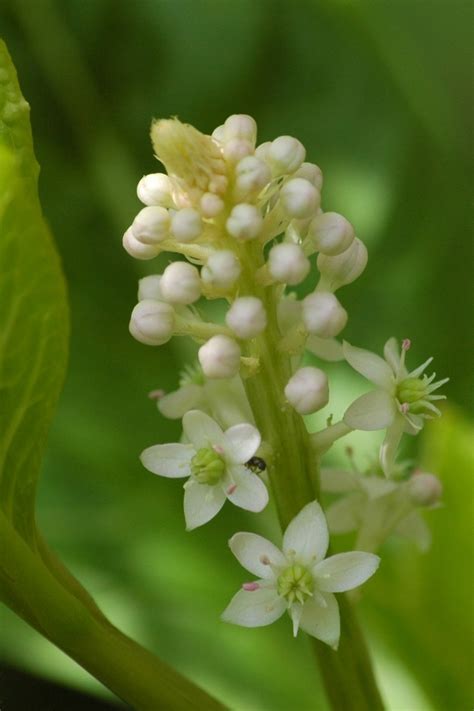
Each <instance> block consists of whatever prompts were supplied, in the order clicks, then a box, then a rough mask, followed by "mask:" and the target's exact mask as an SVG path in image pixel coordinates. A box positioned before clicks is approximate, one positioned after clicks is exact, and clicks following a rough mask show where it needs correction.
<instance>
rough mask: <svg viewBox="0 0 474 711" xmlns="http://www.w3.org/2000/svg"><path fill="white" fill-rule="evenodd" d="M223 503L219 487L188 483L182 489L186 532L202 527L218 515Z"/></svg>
mask: <svg viewBox="0 0 474 711" xmlns="http://www.w3.org/2000/svg"><path fill="white" fill-rule="evenodd" d="M224 503H225V494H224V492H223V490H222V489H221V487H220V486H209V485H208V484H199V483H198V482H197V481H190V482H189V484H188V486H186V488H185V489H184V518H185V519H186V530H187V531H192V529H193V528H197V527H198V526H202V525H203V524H204V523H207V522H208V521H210V520H211V518H214V516H215V515H216V514H217V513H219V511H220V510H221V508H222V507H223V506H224Z"/></svg>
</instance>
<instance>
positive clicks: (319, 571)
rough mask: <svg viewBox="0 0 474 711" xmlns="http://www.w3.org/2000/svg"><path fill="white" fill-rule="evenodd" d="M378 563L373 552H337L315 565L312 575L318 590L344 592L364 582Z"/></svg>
mask: <svg viewBox="0 0 474 711" xmlns="http://www.w3.org/2000/svg"><path fill="white" fill-rule="evenodd" d="M379 563H380V558H379V557H378V555H374V554H373V553H364V552H362V551H351V552H350V553H338V554H337V555H332V556H331V557H330V558H326V560H322V561H321V562H320V563H318V564H317V565H315V567H314V568H313V575H314V577H315V580H316V585H317V587H318V588H319V589H320V590H323V591H324V592H345V591H346V590H352V589H353V588H357V587H359V585H362V583H365V581H366V580H367V579H368V578H370V576H371V575H373V574H374V573H375V571H376V570H377V568H378V567H379Z"/></svg>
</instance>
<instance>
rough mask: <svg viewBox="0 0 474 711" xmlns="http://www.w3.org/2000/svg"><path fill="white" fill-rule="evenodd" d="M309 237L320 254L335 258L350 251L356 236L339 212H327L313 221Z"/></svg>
mask: <svg viewBox="0 0 474 711" xmlns="http://www.w3.org/2000/svg"><path fill="white" fill-rule="evenodd" d="M308 236H309V238H310V239H311V241H312V242H313V244H314V246H315V248H316V250H317V251H318V252H321V253H322V254H328V255H330V256H334V255H336V254H341V252H344V251H345V250H346V249H348V248H349V247H350V246H351V244H352V242H353V240H354V236H355V235H354V228H353V227H352V225H351V223H350V222H349V221H348V220H346V218H345V217H343V216H342V215H338V213H337V212H325V213H323V214H321V215H318V216H317V217H315V218H314V220H312V222H311V224H310V226H309V229H308Z"/></svg>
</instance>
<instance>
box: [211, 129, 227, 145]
mask: <svg viewBox="0 0 474 711" xmlns="http://www.w3.org/2000/svg"><path fill="white" fill-rule="evenodd" d="M212 137H213V138H214V140H216V141H218V142H219V143H223V142H224V140H225V132H224V126H223V125H222V126H217V128H215V129H214V130H213V132H212Z"/></svg>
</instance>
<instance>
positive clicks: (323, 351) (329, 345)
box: [306, 334, 344, 363]
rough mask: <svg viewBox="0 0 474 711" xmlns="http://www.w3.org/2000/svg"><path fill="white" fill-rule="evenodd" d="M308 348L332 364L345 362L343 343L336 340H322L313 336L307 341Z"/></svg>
mask: <svg viewBox="0 0 474 711" xmlns="http://www.w3.org/2000/svg"><path fill="white" fill-rule="evenodd" d="M306 348H307V349H308V351H311V353H314V355H316V356H318V357H319V358H322V359H323V360H327V361H329V362H331V363H335V362H337V361H341V360H344V351H343V350H342V343H339V341H337V340H336V339H335V338H320V337H319V336H315V335H314V334H311V335H310V336H309V337H308V340H307V341H306Z"/></svg>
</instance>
